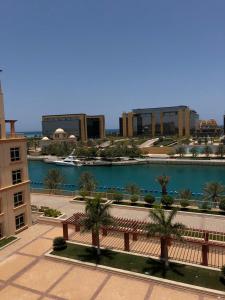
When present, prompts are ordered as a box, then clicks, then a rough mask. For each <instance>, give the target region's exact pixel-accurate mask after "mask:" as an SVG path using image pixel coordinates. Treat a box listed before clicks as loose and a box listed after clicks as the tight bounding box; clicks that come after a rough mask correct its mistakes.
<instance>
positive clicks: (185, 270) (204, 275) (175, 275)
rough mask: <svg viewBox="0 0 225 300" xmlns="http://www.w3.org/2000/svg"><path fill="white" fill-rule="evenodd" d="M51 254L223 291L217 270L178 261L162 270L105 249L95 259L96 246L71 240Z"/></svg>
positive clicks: (157, 265)
mask: <svg viewBox="0 0 225 300" xmlns="http://www.w3.org/2000/svg"><path fill="white" fill-rule="evenodd" d="M51 254H53V255H58V256H61V257H67V258H72V259H76V260H80V261H85V262H91V263H98V264H100V265H104V266H108V267H113V268H117V269H123V270H127V271H132V272H137V273H141V274H145V275H151V276H155V277H159V278H165V279H169V280H174V281H179V282H183V283H188V284H193V285H197V286H201V287H205V288H210V289H216V290H220V291H225V280H224V279H223V278H222V277H221V273H220V271H214V270H207V269H203V268H199V267H193V266H187V265H182V264H177V263H170V266H169V268H168V269H165V268H164V266H163V264H162V263H161V262H160V261H158V260H153V259H150V258H148V257H142V256H136V255H132V254H127V253H120V252H114V251H110V250H106V249H105V250H102V252H101V256H100V258H97V255H96V249H95V248H92V247H87V246H81V245H76V244H70V243H68V247H67V248H66V249H64V250H61V251H52V252H51Z"/></svg>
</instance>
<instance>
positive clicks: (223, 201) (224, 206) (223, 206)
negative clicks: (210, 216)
mask: <svg viewBox="0 0 225 300" xmlns="http://www.w3.org/2000/svg"><path fill="white" fill-rule="evenodd" d="M219 208H220V209H221V210H224V211H225V198H222V199H221V200H220V203H219Z"/></svg>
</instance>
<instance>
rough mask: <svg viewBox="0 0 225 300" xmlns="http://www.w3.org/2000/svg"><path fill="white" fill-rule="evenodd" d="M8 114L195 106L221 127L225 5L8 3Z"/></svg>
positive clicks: (27, 120) (0, 5) (23, 122)
mask: <svg viewBox="0 0 225 300" xmlns="http://www.w3.org/2000/svg"><path fill="white" fill-rule="evenodd" d="M0 67H2V68H4V73H3V74H2V75H1V78H2V81H3V86H4V92H5V107H6V109H5V110H6V114H7V117H8V118H16V119H18V120H19V122H18V124H17V128H18V129H19V130H38V129H40V128H41V116H42V115H43V114H54V113H80V112H84V113H87V114H100V113H101V114H105V116H106V125H107V128H116V127H118V117H119V115H120V114H121V112H123V111H128V110H131V109H132V108H141V107H156V106H168V105H179V104H184V105H189V106H191V107H192V108H194V109H196V110H197V111H198V112H199V114H200V117H201V118H216V119H217V120H218V122H219V123H222V114H223V113H224V110H225V0H146V1H145V0H136V1H133V0H108V1H103V0H94V1H93V0H79V1H78V0H66V1H63V0H60V1H59V0H20V1H18V0H13V1H12V0H0Z"/></svg>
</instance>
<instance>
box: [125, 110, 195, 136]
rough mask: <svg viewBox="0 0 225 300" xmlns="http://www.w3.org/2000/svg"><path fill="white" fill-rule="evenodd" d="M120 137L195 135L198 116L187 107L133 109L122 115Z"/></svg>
mask: <svg viewBox="0 0 225 300" xmlns="http://www.w3.org/2000/svg"><path fill="white" fill-rule="evenodd" d="M119 126H120V135H121V136H123V137H133V136H140V135H143V136H150V137H155V136H172V135H177V136H179V137H183V136H187V137H188V136H190V135H191V134H195V133H196V131H197V129H198V126H199V116H198V114H197V113H196V111H194V110H192V109H190V108H189V107H188V106H184V105H181V106H171V107H159V108H144V109H133V110H132V112H128V113H123V114H122V117H121V118H120V120H119Z"/></svg>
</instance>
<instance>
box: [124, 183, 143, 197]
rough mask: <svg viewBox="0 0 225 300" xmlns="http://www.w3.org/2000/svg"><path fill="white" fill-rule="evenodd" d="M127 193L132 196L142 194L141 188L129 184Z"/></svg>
mask: <svg viewBox="0 0 225 300" xmlns="http://www.w3.org/2000/svg"><path fill="white" fill-rule="evenodd" d="M126 191H127V192H128V193H129V194H131V195H138V194H140V188H139V186H138V185H136V184H135V183H129V184H127V185H126Z"/></svg>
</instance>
